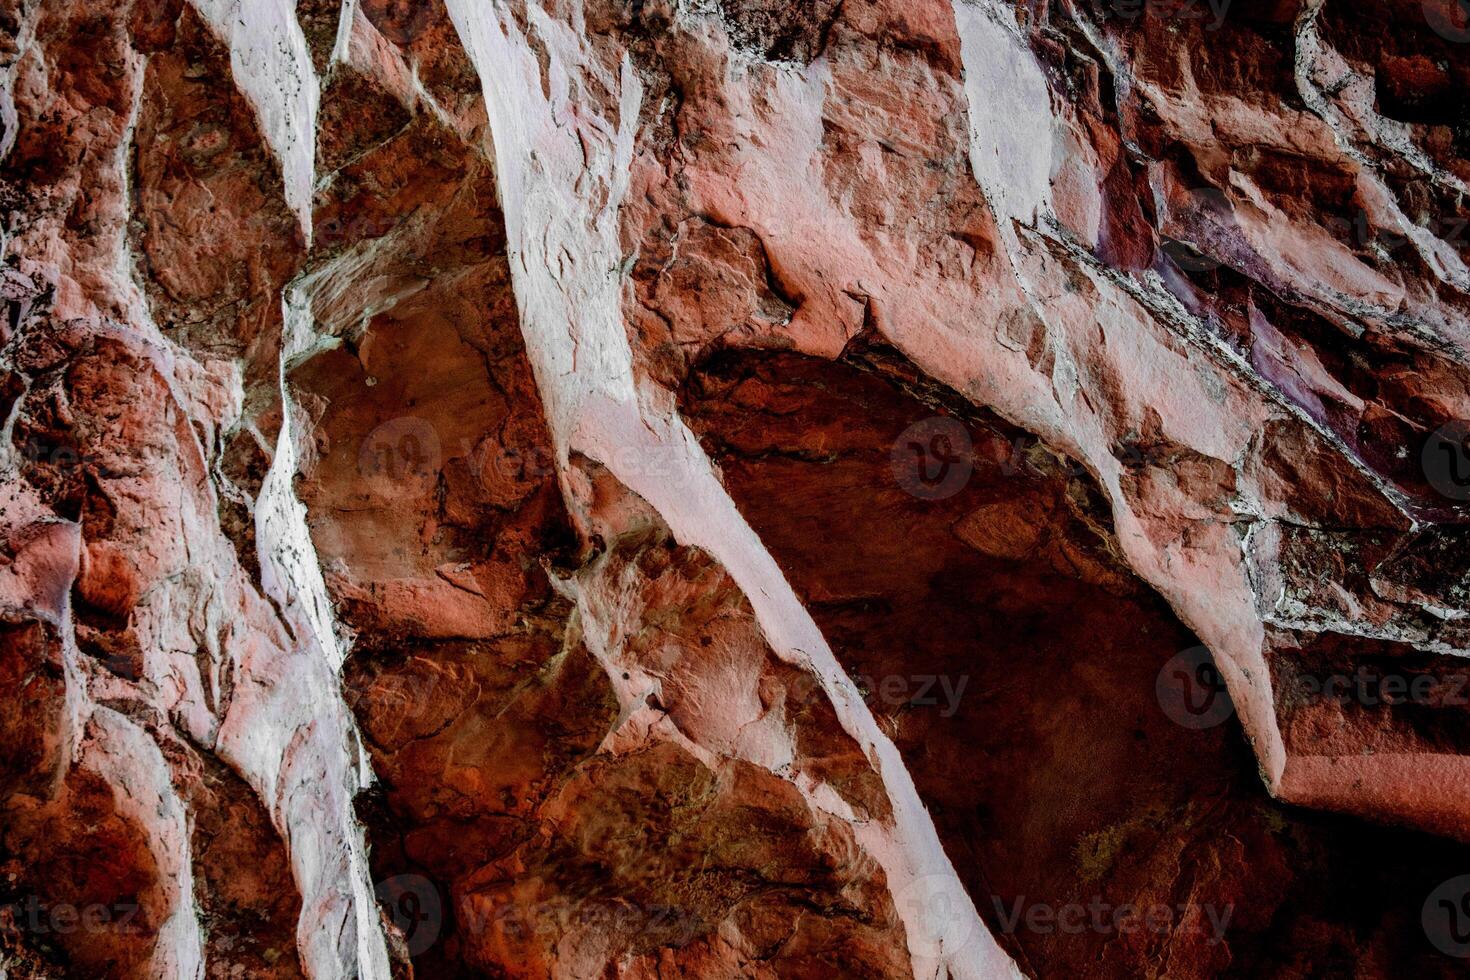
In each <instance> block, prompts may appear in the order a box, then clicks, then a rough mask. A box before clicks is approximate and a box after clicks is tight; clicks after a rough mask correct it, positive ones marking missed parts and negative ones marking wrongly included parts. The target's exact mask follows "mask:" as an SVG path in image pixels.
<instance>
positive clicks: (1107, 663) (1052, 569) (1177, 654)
mask: <svg viewBox="0 0 1470 980" xmlns="http://www.w3.org/2000/svg"><path fill="white" fill-rule="evenodd" d="M921 377H922V375H921V374H920V373H919V372H917V371H916V370H913V369H912V367H911V366H910V365H908V364H907V363H906V362H905V361H904V360H903V358H902V357H901V355H899V354H897V352H894V351H892V350H885V349H872V348H870V349H868V350H867V351H866V353H865V354H863V356H861V357H850V358H849V359H848V361H847V362H832V361H825V360H821V359H816V358H811V357H806V356H803V355H798V354H792V353H785V352H777V353H773V352H752V351H731V350H726V351H722V352H720V353H718V354H716V355H714V356H712V357H711V358H709V359H707V360H706V361H704V362H703V363H702V364H701V365H700V366H699V367H698V369H697V370H696V371H695V372H694V373H693V374H692V375H691V377H690V379H689V381H688V382H687V384H686V385H685V386H684V387H683V389H682V391H681V393H680V407H681V412H682V413H683V414H684V416H685V417H686V419H687V420H688V422H689V424H690V425H691V426H692V427H693V428H694V429H695V430H696V432H697V433H699V435H700V437H701V439H702V441H703V442H704V444H705V446H706V448H707V450H708V451H709V452H710V454H711V457H712V458H713V459H714V460H715V462H716V463H717V465H718V466H719V467H720V469H721V471H722V473H723V477H724V480H725V483H726V485H727V487H728V488H729V490H730V492H731V494H732V495H733V496H734V498H735V500H736V503H737V505H738V506H739V508H740V510H741V512H742V513H743V514H744V516H745V517H746V519H747V520H748V521H749V522H750V523H751V524H752V525H753V527H754V528H755V530H756V531H757V533H759V534H760V536H761V538H762V539H763V541H765V542H766V544H767V546H768V547H769V548H770V550H771V552H772V554H773V555H774V556H775V557H776V559H777V561H778V562H779V564H780V565H781V567H782V569H783V570H784V572H785V574H786V575H787V577H788V578H789V580H790V581H791V583H792V585H793V586H794V587H795V589H796V590H797V592H798V594H799V595H800V596H801V598H802V599H803V601H804V602H805V603H806V605H807V607H808V608H809V609H810V610H811V613H812V615H813V616H814V617H815V618H816V620H817V622H818V625H819V626H820V627H821V629H822V631H823V633H824V634H825V635H826V637H827V638H828V640H829V642H831V644H832V646H833V649H834V652H835V653H836V654H837V657H838V659H839V660H840V661H841V662H842V664H843V665H844V667H845V668H846V670H847V671H848V673H849V675H850V676H852V677H853V678H854V680H855V681H856V682H857V683H858V685H859V688H860V689H861V690H863V691H864V693H865V697H866V700H867V702H868V704H869V706H870V707H871V709H872V710H873V712H874V713H875V715H876V716H877V717H878V718H879V719H880V724H881V725H882V726H883V727H884V729H885V730H886V731H888V732H889V733H890V734H891V735H892V737H893V739H894V741H895V742H896V744H897V745H898V747H899V749H900V751H901V753H902V755H903V757H904V759H905V761H906V762H907V764H908V767H909V769H910V771H911V772H912V774H913V778H914V780H915V783H916V785H917V788H918V790H919V793H920V795H921V796H922V797H923V799H924V801H925V803H926V804H927V806H928V807H929V809H930V811H931V813H932V815H933V817H934V820H935V822H936V825H937V827H938V830H939V833H940V835H941V838H942V840H943V842H944V846H945V847H946V849H947V851H948V853H949V855H950V857H951V859H952V861H953V862H954V864H955V866H956V869H957V871H958V872H959V874H960V876H961V878H962V880H963V881H964V883H965V885H966V887H967V889H968V890H969V892H970V894H971V896H972V898H973V899H974V901H975V904H976V906H977V908H978V909H979V910H980V913H981V915H982V917H984V919H985V920H986V922H987V924H988V925H989V927H990V928H991V930H992V931H993V932H994V933H995V934H996V935H997V936H998V937H999V938H1000V940H1001V942H1002V943H1003V944H1004V945H1005V946H1006V947H1007V948H1008V950H1009V951H1010V952H1011V953H1012V955H1013V956H1014V957H1015V958H1016V960H1017V962H1018V963H1019V964H1020V966H1021V967H1022V969H1024V970H1025V971H1027V972H1028V973H1030V974H1031V975H1033V976H1038V977H1064V976H1094V977H1138V976H1150V977H1154V976H1157V977H1162V976H1168V977H1173V978H1179V977H1217V976H1271V977H1281V976H1318V975H1323V974H1322V973H1321V972H1320V971H1322V970H1323V969H1324V968H1325V969H1327V970H1328V972H1329V973H1331V974H1332V975H1360V976H1364V975H1367V976H1386V975H1389V973H1388V972H1387V971H1390V970H1399V969H1401V968H1402V969H1410V970H1411V971H1412V972H1413V973H1414V974H1415V975H1420V976H1440V975H1444V976H1448V975H1451V974H1452V973H1454V972H1455V966H1454V964H1453V963H1452V962H1451V961H1450V960H1448V959H1447V958H1445V957H1443V956H1440V955H1439V954H1438V953H1437V952H1436V951H1435V950H1434V949H1433V948H1432V947H1431V946H1430V945H1429V943H1428V942H1427V941H1426V939H1425V934H1424V932H1423V931H1422V929H1421V926H1420V915H1421V904H1422V903H1423V901H1424V896H1425V895H1427V894H1428V893H1429V892H1430V891H1431V890H1432V889H1433V888H1434V886H1435V885H1436V884H1437V883H1438V882H1439V881H1440V880H1441V879H1442V878H1443V877H1444V875H1445V874H1446V873H1447V869H1452V868H1455V867H1464V866H1466V865H1467V858H1470V854H1467V852H1466V849H1465V848H1464V847H1462V846H1460V845H1458V844H1455V843H1452V842H1448V841H1444V840H1440V839H1437V838H1433V837H1429V836H1427V835H1421V834H1416V833H1409V832H1404V831H1400V830H1395V829H1390V828H1384V827H1378V826H1372V825H1369V824H1366V823H1363V822H1360V821H1356V820H1352V819H1349V818H1342V817H1337V816H1333V815H1327V814H1320V813H1312V812H1307V811H1303V810H1300V809H1298V808H1294V807H1289V806H1285V805H1282V804H1279V803H1277V802H1276V801H1274V800H1272V799H1271V798H1270V796H1269V795H1268V793H1267V792H1266V790H1265V788H1264V786H1263V784H1262V781H1261V779H1260V777H1259V775H1258V773H1257V770H1256V764H1255V760H1254V757H1253V755H1252V753H1251V751H1250V747H1249V746H1248V745H1247V743H1246V740H1245V738H1244V737H1243V734H1242V731H1241V728H1240V725H1239V723H1238V721H1237V720H1236V719H1235V718H1234V717H1233V716H1232V714H1231V712H1230V709H1229V705H1228V698H1227V699H1226V700H1225V701H1224V702H1223V705H1217V706H1216V707H1215V709H1214V710H1213V711H1201V710H1200V709H1201V708H1209V705H1208V703H1207V702H1206V701H1204V700H1201V699H1200V698H1201V696H1202V695H1204V694H1207V693H1209V692H1205V691H1202V690H1195V691H1193V692H1192V693H1191V692H1190V691H1189V690H1187V689H1186V690H1180V691H1178V693H1177V694H1176V693H1175V691H1174V689H1173V688H1172V687H1171V680H1173V679H1176V678H1178V676H1179V674H1180V670H1181V666H1182V669H1183V670H1184V671H1185V676H1186V677H1187V676H1190V675H1189V671H1190V670H1192V669H1201V668H1203V669H1205V670H1206V671H1207V670H1208V655H1207V654H1206V653H1205V652H1204V651H1203V648H1201V647H1199V646H1198V640H1197V639H1196V638H1195V637H1194V636H1193V635H1192V634H1191V632H1190V631H1189V630H1188V629H1187V628H1186V627H1185V626H1183V625H1182V624H1181V623H1180V622H1179V621H1178V620H1177V618H1176V617H1175V616H1174V614H1173V613H1172V611H1171V610H1170V608H1169V607H1168V605H1167V604H1166V603H1165V602H1164V601H1163V600H1162V599H1161V598H1159V597H1158V596H1157V595H1156V594H1155V593H1154V592H1153V591H1152V590H1151V589H1149V588H1148V587H1147V586H1146V585H1145V584H1144V583H1143V582H1141V581H1140V580H1139V579H1138V578H1137V577H1136V576H1134V575H1133V574H1132V573H1131V572H1130V570H1129V569H1128V567H1127V566H1126V565H1125V564H1124V563H1123V562H1122V560H1121V558H1120V557H1119V554H1118V551H1117V546H1116V544H1115V542H1114V541H1113V539H1112V530H1111V522H1110V517H1109V511H1108V508H1107V506H1106V501H1105V499H1104V498H1103V497H1102V495H1101V493H1100V492H1099V490H1098V488H1097V486H1096V484H1095V482H1094V481H1093V480H1092V478H1091V477H1090V476H1089V475H1088V474H1087V473H1086V472H1085V471H1084V470H1083V469H1082V468H1081V467H1079V466H1076V465H1075V464H1073V463H1071V462H1070V461H1069V460H1067V459H1066V458H1064V457H1062V456H1060V455H1058V454H1055V453H1052V452H1051V451H1049V450H1048V449H1047V447H1045V446H1044V445H1042V444H1041V443H1040V442H1039V441H1038V440H1037V439H1035V438H1034V437H1032V436H1030V435H1029V434H1027V433H1025V432H1023V431H1020V430H1017V429H1015V428H1014V427H1013V426H1009V425H1007V424H1006V423H1005V422H1004V421H1002V420H1000V419H998V418H996V417H994V416H992V415H990V414H988V413H985V412H983V411H976V410H974V409H971V408H967V407H966V406H965V404H964V403H963V402H962V401H960V400H959V399H957V398H956V397H954V395H953V394H952V393H950V392H947V391H945V390H943V389H938V388H935V387H933V386H932V385H927V384H921V383H919V382H918V380H917V379H919V378H921ZM1195 676H1199V677H1208V673H1207V672H1206V673H1200V674H1196V675H1195ZM1187 696H1188V697H1193V698H1195V701H1194V702H1192V703H1191V704H1188V705H1187V704H1186V703H1185V702H1184V701H1183V698H1185V697H1187ZM1191 707H1192V708H1194V709H1195V712H1194V713H1191V710H1190V708H1191ZM1130 909H1132V910H1135V912H1136V917H1134V916H1132V915H1130V913H1129V910H1130ZM1150 916H1151V917H1150ZM1409 964H1412V967H1410V966H1408V965H1409ZM1338 968H1340V970H1339V969H1338ZM1364 970H1366V971H1367V972H1366V973H1365V972H1363V971H1364ZM1400 975H1402V974H1400Z"/></svg>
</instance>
